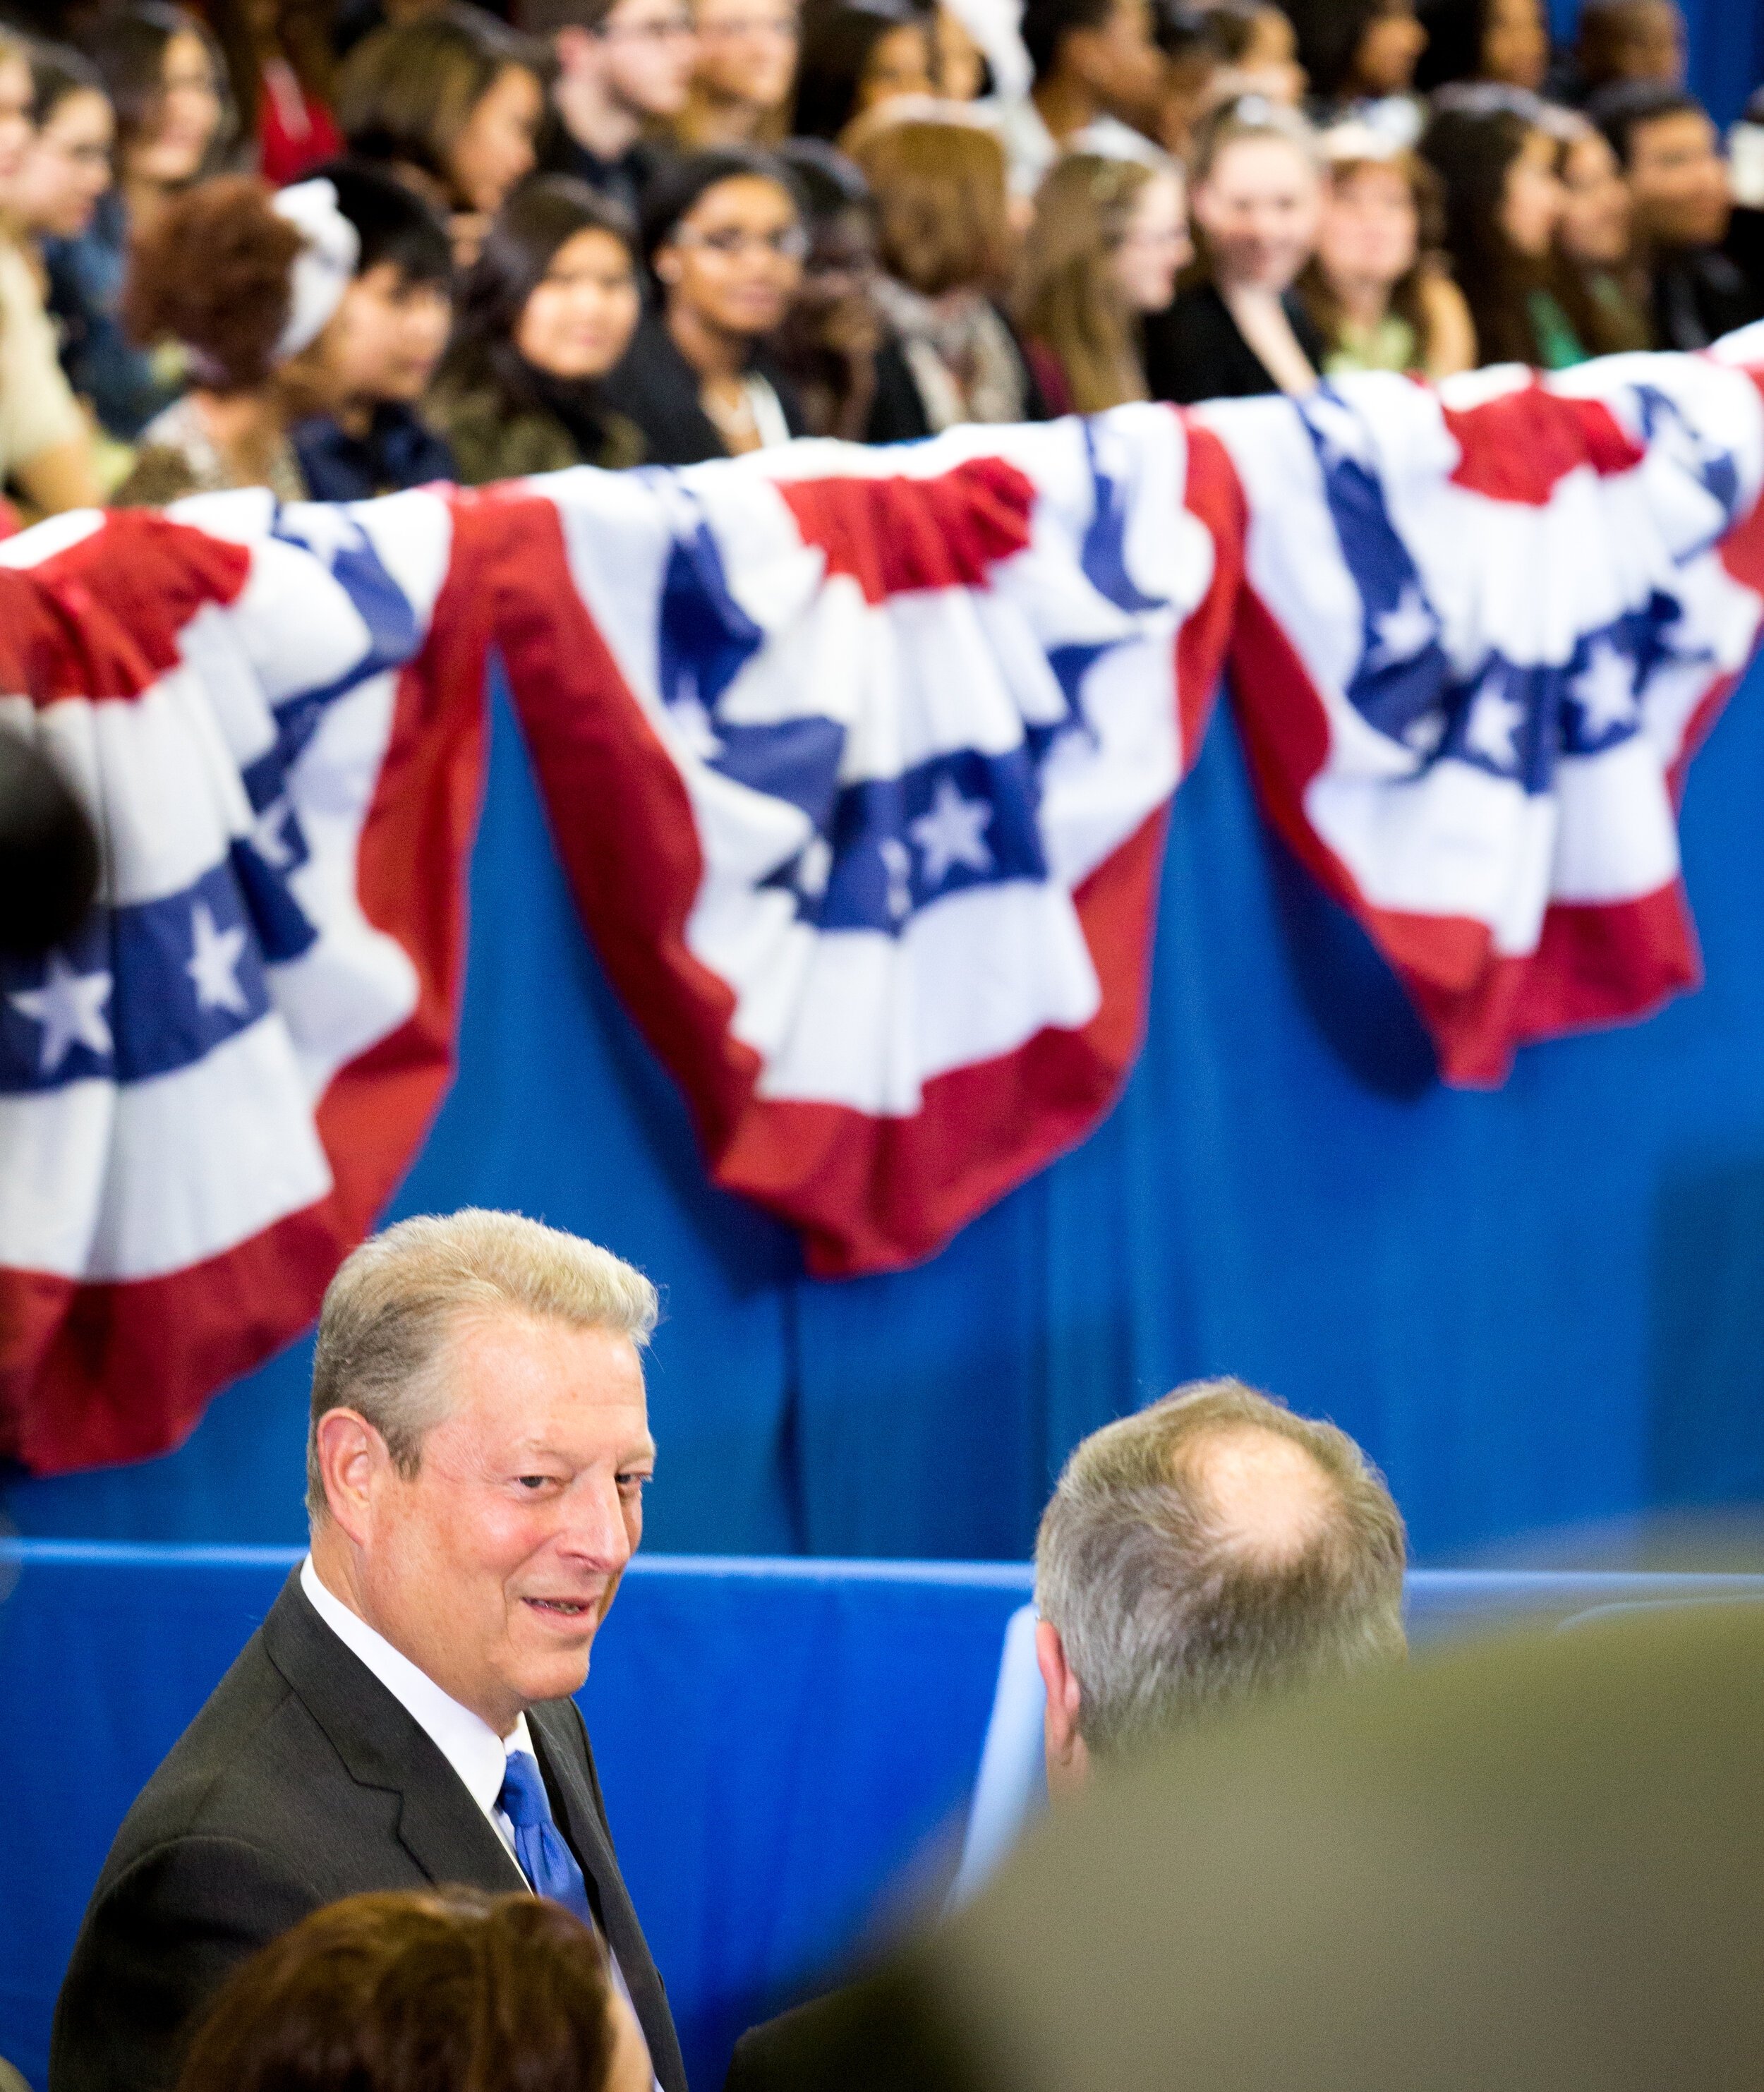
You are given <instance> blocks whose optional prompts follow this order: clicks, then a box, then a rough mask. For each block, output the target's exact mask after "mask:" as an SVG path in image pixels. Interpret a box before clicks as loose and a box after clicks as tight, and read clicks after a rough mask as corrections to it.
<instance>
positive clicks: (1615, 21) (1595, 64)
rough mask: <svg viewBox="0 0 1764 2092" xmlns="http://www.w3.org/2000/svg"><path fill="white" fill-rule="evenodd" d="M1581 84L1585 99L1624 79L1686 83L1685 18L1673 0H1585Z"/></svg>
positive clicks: (1578, 69)
mask: <svg viewBox="0 0 1764 2092" xmlns="http://www.w3.org/2000/svg"><path fill="white" fill-rule="evenodd" d="M1574 69H1575V74H1576V79H1575V83H1574V84H1575V86H1576V88H1577V89H1578V90H1579V93H1578V95H1577V97H1576V98H1577V99H1579V100H1581V101H1585V99H1586V98H1587V97H1589V96H1591V95H1594V94H1597V93H1598V91H1599V89H1601V88H1605V87H1612V86H1615V85H1616V84H1618V83H1619V81H1622V80H1652V81H1654V82H1655V83H1656V84H1658V85H1659V86H1662V87H1675V88H1680V89H1682V88H1683V86H1684V15H1682V14H1680V11H1679V10H1678V8H1677V7H1676V6H1675V5H1674V4H1673V0H1581V6H1580V15H1579V18H1578V19H1577V20H1576V24H1575V32H1574Z"/></svg>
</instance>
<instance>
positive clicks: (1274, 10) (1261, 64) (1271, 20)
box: [1202, 0, 1310, 109]
mask: <svg viewBox="0 0 1764 2092" xmlns="http://www.w3.org/2000/svg"><path fill="white" fill-rule="evenodd" d="M1202 19H1203V20H1204V23H1205V24H1206V27H1207V32H1208V39H1209V41H1210V42H1211V44H1212V46H1213V50H1214V51H1215V53H1216V54H1217V59H1218V63H1217V67H1216V68H1215V70H1214V72H1213V78H1212V81H1211V89H1212V98H1213V99H1214V100H1216V101H1220V102H1225V101H1229V100H1230V99H1231V98H1232V97H1234V96H1236V95H1239V94H1261V95H1265V96H1266V97H1267V98H1268V99H1269V101H1270V102H1280V103H1282V105H1283V106H1285V107H1286V108H1288V109H1296V108H1298V107H1299V105H1300V104H1301V103H1302V102H1304V97H1305V94H1306V92H1307V90H1308V88H1309V85H1310V76H1309V75H1308V73H1307V72H1306V71H1305V69H1304V65H1303V63H1301V62H1300V58H1299V37H1298V32H1297V31H1296V30H1295V28H1294V27H1293V22H1292V17H1291V15H1289V14H1287V13H1286V11H1285V10H1284V9H1283V8H1280V7H1276V6H1257V5H1255V4H1254V0H1217V4H1216V5H1214V6H1209V7H1207V8H1205V9H1204V11H1203V12H1202Z"/></svg>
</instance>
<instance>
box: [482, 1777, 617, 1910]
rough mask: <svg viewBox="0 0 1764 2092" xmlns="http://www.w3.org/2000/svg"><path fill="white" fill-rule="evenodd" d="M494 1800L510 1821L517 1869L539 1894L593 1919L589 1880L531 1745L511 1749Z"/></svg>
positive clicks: (566, 1908)
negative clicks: (554, 1806)
mask: <svg viewBox="0 0 1764 2092" xmlns="http://www.w3.org/2000/svg"><path fill="white" fill-rule="evenodd" d="M496 1806H497V1807H498V1808H499V1809H501V1811H502V1812H503V1813H504V1815H505V1816H506V1817H507V1818H508V1821H509V1822H511V1823H512V1825H513V1826H514V1841H515V1856H516V1858H517V1859H518V1860H519V1861H520V1862H521V1873H522V1874H525V1876H526V1878H527V1879H528V1880H529V1881H530V1882H531V1883H532V1884H533V1887H534V1890H535V1891H537V1893H538V1895H542V1896H549V1897H550V1898H551V1900H552V1902H553V1903H560V1904H562V1905H563V1906H564V1909H565V1910H573V1911H574V1912H575V1913H576V1915H577V1917H579V1918H582V1919H583V1920H584V1921H586V1923H588V1924H590V1925H592V1924H593V1923H594V1916H593V1913H591V1912H590V1909H589V1908H588V1884H587V1882H586V1881H584V1880H583V1878H582V1869H581V1868H580V1867H579V1866H578V1865H577V1864H576V1855H575V1854H574V1853H573V1852H571V1850H570V1849H569V1846H568V1845H566V1844H565V1843H564V1835H563V1833H562V1832H561V1831H560V1830H559V1829H558V1827H557V1825H556V1822H555V1821H554V1820H553V1818H552V1816H551V1802H550V1801H549V1800H547V1796H546V1792H545V1782H544V1781H543V1779H541V1778H540V1777H539V1761H538V1759H537V1758H536V1757H534V1755H533V1753H531V1752H530V1751H510V1752H509V1753H508V1770H507V1771H506V1772H505V1773H504V1774H503V1779H502V1792H501V1793H500V1794H499V1795H498V1796H496Z"/></svg>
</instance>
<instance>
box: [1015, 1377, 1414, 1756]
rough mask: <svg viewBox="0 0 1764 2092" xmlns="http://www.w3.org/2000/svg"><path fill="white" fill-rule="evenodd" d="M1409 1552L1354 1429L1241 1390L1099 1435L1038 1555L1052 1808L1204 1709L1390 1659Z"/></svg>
mask: <svg viewBox="0 0 1764 2092" xmlns="http://www.w3.org/2000/svg"><path fill="white" fill-rule="evenodd" d="M1403 1554H1404V1548H1403V1520H1402V1518H1401V1516H1400V1515H1399V1512H1398V1511H1397V1507H1396V1506H1395V1504H1394V1502H1392V1501H1391V1498H1390V1492H1389V1490H1388V1489H1386V1487H1385V1485H1384V1483H1383V1481H1382V1480H1381V1479H1380V1477H1379V1476H1378V1473H1377V1470H1376V1469H1375V1468H1374V1467H1373V1466H1372V1464H1371V1463H1370V1462H1369V1461H1368V1459H1366V1457H1365V1455H1364V1454H1363V1453H1362V1452H1361V1451H1360V1448H1359V1447H1358V1446H1356V1445H1355V1443H1354V1441H1353V1440H1352V1439H1351V1438H1350V1437H1348V1436H1347V1433H1346V1432H1344V1431H1338V1430H1337V1429H1335V1427H1334V1425H1333V1424H1319V1423H1313V1422H1312V1421H1311V1420H1309V1419H1308V1418H1305V1417H1302V1416H1295V1415H1294V1414H1293V1413H1292V1411H1291V1410H1290V1409H1287V1408H1286V1407H1283V1406H1282V1404H1281V1403H1277V1402H1272V1401H1270V1400H1269V1398H1268V1397H1267V1396H1266V1395H1263V1394H1256V1393H1255V1392H1254V1391H1253V1390H1252V1389H1249V1388H1247V1387H1245V1386H1244V1385H1243V1383H1242V1382H1241V1381H1232V1380H1220V1381H1203V1382H1200V1383H1199V1384H1197V1385H1193V1386H1190V1387H1187V1388H1178V1390H1176V1391H1175V1393H1174V1394H1169V1395H1166V1396H1165V1398H1163V1400H1162V1401H1161V1402H1155V1403H1152V1405H1151V1407H1149V1408H1147V1409H1143V1410H1141V1411H1139V1413H1138V1414H1137V1415H1136V1416H1128V1417H1124V1418H1122V1420H1121V1421H1120V1422H1119V1423H1117V1424H1108V1425H1106V1426H1105V1428H1104V1429H1102V1430H1100V1431H1097V1432H1095V1433H1092V1435H1091V1436H1090V1437H1088V1438H1087V1439H1085V1440H1084V1441H1083V1443H1082V1444H1080V1445H1079V1446H1078V1448H1077V1449H1076V1450H1075V1451H1074V1453H1073V1454H1072V1456H1071V1458H1070V1459H1069V1460H1068V1461H1067V1462H1066V1469H1065V1472H1064V1473H1062V1474H1061V1476H1060V1480H1059V1485H1058V1486H1057V1488H1056V1489H1055V1490H1054V1493H1053V1498H1052V1501H1051V1502H1049V1503H1048V1507H1047V1510H1046V1511H1044V1514H1043V1515H1042V1519H1041V1530H1040V1535H1039V1536H1038V1537H1037V1540H1036V1543H1035V1601H1036V1605H1037V1606H1038V1608H1039V1610H1040V1615H1041V1618H1040V1622H1039V1623H1038V1625H1037V1627H1036V1629H1035V1656H1036V1660H1037V1662H1038V1664H1039V1666H1040V1671H1041V1677H1042V1681H1043V1683H1044V1685H1045V1686H1046V1688H1047V1711H1046V1715H1045V1728H1044V1734H1045V1740H1046V1749H1047V1766H1048V1791H1049V1792H1050V1793H1051V1794H1053V1795H1055V1796H1058V1795H1059V1794H1061V1793H1062V1792H1071V1791H1072V1790H1073V1789H1074V1788H1076V1787H1079V1786H1081V1785H1082V1784H1083V1782H1084V1780H1085V1779H1087V1776H1088V1774H1089V1772H1090V1770H1091V1766H1092V1761H1093V1760H1094V1759H1096V1758H1099V1757H1112V1756H1114V1755H1116V1754H1117V1753H1120V1752H1122V1751H1124V1750H1126V1749H1128V1748H1131V1747H1132V1746H1134V1745H1135V1744H1139V1743H1140V1742H1142V1741H1145V1740H1149V1739H1151V1738H1152V1737H1154V1736H1156V1735H1161V1734H1162V1733H1165V1731H1169V1730H1171V1729H1174V1728H1176V1727H1180V1726H1181V1725H1182V1724H1183V1723H1185V1722H1190V1721H1192V1720H1194V1719H1195V1718H1196V1717H1198V1716H1200V1715H1202V1714H1206V1713H1208V1712H1209V1711H1211V1710H1213V1709H1222V1708H1226V1707H1229V1706H1231V1705H1235V1704H1237V1703H1238V1702H1240V1701H1246V1700H1248V1699H1251V1698H1253V1697H1257V1696H1259V1695H1261V1694H1265V1693H1268V1692H1274V1691H1278V1690H1281V1689H1283V1688H1291V1687H1292V1686H1296V1685H1301V1684H1308V1683H1310V1682H1312V1681H1315V1680H1321V1679H1329V1678H1333V1677H1338V1676H1343V1675H1347V1673H1349V1672H1351V1671H1356V1670H1359V1669H1361V1668H1363V1667H1364V1666H1368V1665H1371V1664H1377V1663H1381V1662H1392V1661H1394V1660H1396V1659H1398V1658H1400V1657H1401V1656H1402V1655H1403V1649H1404V1640H1403Z"/></svg>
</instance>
